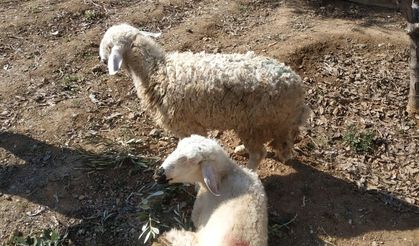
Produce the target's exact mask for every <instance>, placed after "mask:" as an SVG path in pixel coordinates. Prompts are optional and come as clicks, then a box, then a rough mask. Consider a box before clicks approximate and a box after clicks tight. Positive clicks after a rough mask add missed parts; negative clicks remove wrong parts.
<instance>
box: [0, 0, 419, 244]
mask: <svg viewBox="0 0 419 246" xmlns="http://www.w3.org/2000/svg"><path fill="white" fill-rule="evenodd" d="M0 13H1V14H0V27H1V30H2V32H0V65H1V66H0V67H1V68H2V69H1V71H0V213H1V216H0V217H1V218H0V242H1V243H2V244H3V245H17V244H19V243H20V244H23V245H25V243H26V244H29V243H30V241H31V240H32V241H33V240H35V239H37V240H43V241H44V242H60V243H62V244H64V245H143V244H144V241H147V242H146V244H149V243H150V242H151V241H152V238H153V236H157V235H158V233H161V232H162V231H164V230H167V229H168V228H170V227H173V226H176V227H183V228H191V224H190V221H189V216H190V210H191V206H192V202H193V199H194V190H193V188H192V187H185V186H174V187H169V188H167V187H161V186H158V185H156V184H154V182H153V181H152V179H151V174H152V171H153V170H154V168H155V167H156V166H157V165H159V164H160V163H161V160H162V159H163V158H164V157H165V156H166V155H167V154H168V153H169V152H170V151H171V150H172V149H173V148H174V146H175V145H176V143H177V139H175V138H173V137H172V136H170V134H168V133H166V132H164V131H163V130H161V129H158V128H156V127H155V126H154V124H153V123H152V122H151V120H150V118H149V116H148V115H147V114H146V113H145V112H143V110H142V109H141V107H140V105H139V100H140V99H138V98H137V97H136V96H135V92H134V88H133V85H132V82H131V81H130V79H129V76H127V75H126V74H124V73H122V74H119V75H117V76H114V77H110V76H108V75H107V71H106V67H105V66H103V65H101V64H99V62H98V45H99V41H100V38H101V36H102V35H103V33H104V31H105V30H106V28H108V27H109V26H110V25H112V24H115V23H120V22H129V23H131V24H133V25H136V26H138V27H140V28H141V29H143V30H147V31H161V32H162V33H163V36H162V38H161V39H159V42H160V43H161V44H162V45H163V46H164V47H165V48H166V49H167V50H181V51H185V50H191V51H196V52H198V51H203V50H204V51H207V52H246V51H249V50H252V51H255V52H256V53H258V54H262V55H267V56H271V57H275V58H277V59H278V60H280V61H284V62H285V63H287V64H289V65H291V66H292V67H293V68H294V69H295V70H296V71H298V73H299V74H300V75H301V77H302V78H304V82H305V84H306V86H307V101H308V102H309V103H310V105H311V107H312V109H313V116H312V118H311V119H310V122H309V124H308V126H307V129H305V130H304V131H303V132H302V134H301V136H300V139H299V142H298V144H297V145H296V147H295V158H294V159H293V160H291V161H290V162H288V163H286V164H282V163H280V162H278V161H277V160H276V159H275V158H274V157H273V154H272V153H271V152H270V153H268V158H267V159H266V160H264V162H263V163H262V164H261V165H260V167H259V170H258V173H259V174H260V176H261V178H262V180H263V183H264V185H265V187H266V191H267V194H268V196H269V213H270V216H269V217H270V227H269V228H270V230H269V233H270V234H269V240H270V242H269V244H270V245H419V244H418V238H419V209H418V206H419V194H418V190H419V162H418V159H419V158H418V157H419V153H418V151H417V150H418V147H419V131H418V123H419V122H418V120H417V119H412V118H409V117H407V115H406V113H405V111H404V109H405V105H406V95H407V90H408V86H407V85H408V73H407V61H408V54H407V46H408V40H407V37H406V35H405V33H404V30H403V28H404V26H405V25H404V21H403V19H402V18H401V16H400V14H399V13H397V12H394V11H392V10H386V9H381V8H371V7H362V6H360V5H356V4H351V3H348V2H346V1H326V0H324V1H322V0H289V1H267V0H259V1H258V0H240V1H209V0H208V1H207V0H202V1H199V0H195V1H191V0H189V1H138V0H127V1H116V0H105V1H95V0H83V1H82V0H75V1H55V0H48V1H40V0H26V1H17V0H3V1H1V2H0ZM211 134H212V135H213V136H215V137H217V138H219V139H220V140H221V142H222V143H223V144H224V145H225V147H226V148H227V149H228V151H229V152H230V153H231V155H232V157H233V158H235V159H236V160H238V161H239V162H240V163H242V164H244V162H245V161H246V160H247V159H246V158H245V157H242V156H238V155H236V154H234V153H233V149H234V147H235V146H236V145H238V144H239V142H238V139H237V138H236V137H235V135H234V133H232V132H224V133H222V132H217V131H215V132H212V133H211ZM157 229H158V230H157ZM143 232H144V233H143ZM139 237H140V239H139Z"/></svg>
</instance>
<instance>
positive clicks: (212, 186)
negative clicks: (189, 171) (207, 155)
mask: <svg viewBox="0 0 419 246" xmlns="http://www.w3.org/2000/svg"><path fill="white" fill-rule="evenodd" d="M201 171H202V177H204V182H205V185H206V186H207V188H208V190H209V191H210V192H211V193H212V194H213V195H214V196H220V195H221V194H220V188H219V187H220V181H219V180H220V179H219V177H218V173H217V172H216V170H215V168H214V164H212V163H211V162H210V161H203V162H202V163H201Z"/></svg>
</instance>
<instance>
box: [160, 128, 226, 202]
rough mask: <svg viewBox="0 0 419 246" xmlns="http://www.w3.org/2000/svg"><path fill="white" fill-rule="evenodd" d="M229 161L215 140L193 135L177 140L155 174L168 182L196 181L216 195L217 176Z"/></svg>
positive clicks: (218, 182) (219, 176) (220, 175)
mask: <svg viewBox="0 0 419 246" xmlns="http://www.w3.org/2000/svg"><path fill="white" fill-rule="evenodd" d="M229 163H230V159H229V157H228V155H227V154H226V152H225V151H224V149H223V148H222V147H221V146H220V145H219V144H218V143H217V142H216V141H215V140H211V139H208V138H205V137H202V136H198V135H192V136H190V137H188V138H184V139H182V140H180V141H179V144H178V146H177V147H176V149H175V150H174V151H173V152H172V153H171V154H170V155H169V156H168V157H167V158H166V160H165V161H164V162H163V164H162V165H161V167H160V168H159V169H158V170H156V173H155V174H154V178H155V179H156V181H157V182H159V183H169V184H172V183H196V182H199V183H202V184H205V185H206V187H207V189H208V190H209V191H210V192H211V193H212V194H214V195H216V196H219V195H220V193H219V184H220V179H221V178H222V173H223V172H224V170H225V169H226V168H228V165H229Z"/></svg>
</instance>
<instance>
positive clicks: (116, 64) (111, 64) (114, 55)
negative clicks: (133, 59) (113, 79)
mask: <svg viewBox="0 0 419 246" xmlns="http://www.w3.org/2000/svg"><path fill="white" fill-rule="evenodd" d="M121 67H122V48H121V47H119V46H114V47H112V50H111V54H110V55H109V58H108V69H109V74H110V75H114V74H116V73H117V72H118V71H119V70H120V69H121Z"/></svg>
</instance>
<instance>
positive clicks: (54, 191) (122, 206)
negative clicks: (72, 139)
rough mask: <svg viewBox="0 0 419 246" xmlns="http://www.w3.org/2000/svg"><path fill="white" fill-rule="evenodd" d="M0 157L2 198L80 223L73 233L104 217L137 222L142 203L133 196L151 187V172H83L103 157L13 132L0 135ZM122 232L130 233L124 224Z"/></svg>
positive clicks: (125, 169)
mask: <svg viewBox="0 0 419 246" xmlns="http://www.w3.org/2000/svg"><path fill="white" fill-rule="evenodd" d="M2 149H3V150H2ZM0 156H1V157H3V158H2V159H3V160H2V161H0V193H2V194H3V198H4V197H6V199H10V200H14V199H15V198H14V196H19V197H22V198H24V199H26V200H28V201H29V202H32V203H35V204H39V205H41V206H44V207H46V208H47V210H53V211H57V212H58V213H60V214H63V215H66V216H68V217H70V218H75V219H82V221H83V222H82V224H77V225H76V226H75V228H78V229H80V228H81V226H83V225H89V224H100V223H102V224H103V222H104V221H103V219H104V218H103V216H106V219H107V220H108V221H112V220H121V223H122V221H125V222H126V221H127V217H133V218H136V216H138V203H139V200H140V199H141V198H140V197H138V195H132V194H135V193H136V192H138V191H139V190H140V189H141V188H143V186H144V185H149V184H151V185H153V184H154V181H153V180H152V179H151V175H152V168H149V169H145V168H144V167H141V169H140V168H139V167H135V166H134V165H131V164H132V163H126V164H125V165H122V166H121V167H119V168H112V167H109V168H108V169H105V170H104V171H101V172H99V171H86V170H85V169H84V168H85V167H86V165H85V164H86V162H89V161H91V162H95V161H97V160H103V154H93V153H91V152H88V151H83V150H76V149H71V148H66V147H58V146H54V145H52V144H49V143H46V142H42V141H39V140H36V139H33V138H31V137H29V136H25V135H22V134H18V133H11V132H0ZM110 158H112V157H110ZM127 164H128V165H127ZM128 196H129V197H128ZM111 215H112V216H111ZM130 222H132V221H130ZM132 223H135V222H132ZM137 223H138V222H137ZM80 225H81V226H80ZM131 225H132V224H131ZM138 226H139V225H138ZM126 227H127V228H128V230H129V229H130V226H129V225H128V224H127V225H126ZM137 238H138V235H137ZM136 241H138V240H136Z"/></svg>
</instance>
